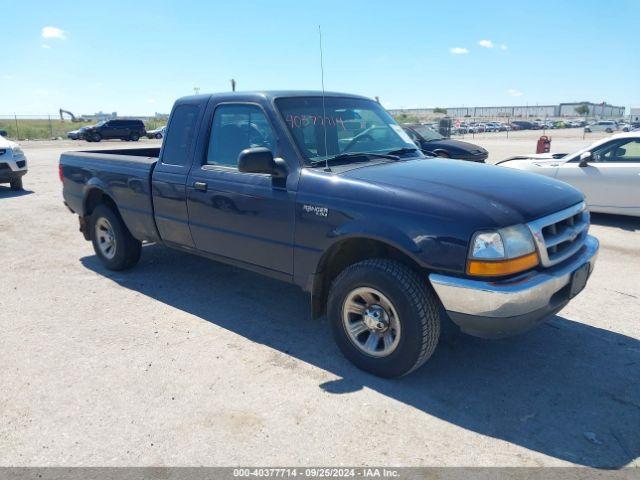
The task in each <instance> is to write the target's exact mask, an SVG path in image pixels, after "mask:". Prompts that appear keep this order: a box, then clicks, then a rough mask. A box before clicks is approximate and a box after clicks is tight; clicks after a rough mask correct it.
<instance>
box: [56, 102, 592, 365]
mask: <svg viewBox="0 0 640 480" xmlns="http://www.w3.org/2000/svg"><path fill="white" fill-rule="evenodd" d="M60 178H61V180H62V182H63V195H64V201H65V204H66V205H67V206H68V207H69V209H70V210H71V211H72V212H74V213H77V214H78V215H79V219H80V230H81V232H82V233H83V234H84V236H85V238H86V239H87V240H91V241H92V242H93V246H94V248H95V252H96V255H97V256H98V258H99V259H100V260H101V261H102V262H103V263H104V265H105V266H106V267H107V268H109V269H113V270H120V269H126V268H129V267H132V266H133V265H135V264H136V262H137V261H138V259H139V257H140V254H141V245H142V243H143V242H155V243H160V244H163V245H166V246H168V247H172V248H176V249H179V250H183V251H187V252H192V253H195V254H198V255H202V256H205V257H208V258H212V259H215V260H219V261H223V262H228V263H231V264H233V265H237V266H240V267H243V268H248V269H251V270H253V271H256V272H259V273H262V274H266V275H269V276H272V277H275V278H278V279H281V280H283V281H286V282H292V283H295V284H297V285H299V286H300V287H301V288H302V289H303V290H305V291H307V292H309V293H310V296H311V306H312V314H313V316H319V315H322V314H324V313H326V314H327V318H328V320H329V323H330V325H331V328H332V330H333V334H334V337H335V340H336V342H337V343H338V345H339V347H340V349H341V350H342V352H343V353H344V354H345V356H346V357H348V358H349V359H350V360H351V361H352V362H353V363H355V364H356V365H357V366H358V367H360V368H362V369H364V370H366V371H369V372H372V373H374V374H376V375H380V376H385V377H395V376H400V375H404V374H407V373H409V372H411V371H412V370H414V369H416V368H418V367H419V366H420V365H421V364H423V363H424V362H425V361H426V360H427V359H428V358H429V357H430V356H431V355H432V353H433V352H434V350H435V348H436V344H437V343H438V338H439V336H440V325H441V320H442V321H445V320H446V319H447V317H448V318H450V319H451V320H453V322H454V323H455V324H457V325H458V326H459V327H460V328H461V329H462V331H464V332H466V333H469V334H471V335H476V336H482V337H501V336H507V335H511V334H515V333H519V332H522V331H524V330H527V329H529V328H531V327H533V326H534V325H536V324H538V323H539V322H541V321H543V320H544V319H545V318H546V317H548V316H549V315H551V314H553V313H555V312H557V311H558V310H560V309H561V308H562V307H564V306H565V305H566V304H567V302H569V300H570V299H571V298H572V297H574V296H575V295H577V294H578V293H579V292H580V290H582V288H583V287H584V286H585V284H586V282H587V278H588V277H589V275H590V273H591V271H592V270H593V267H594V263H595V259H596V256H597V252H598V241H597V240H596V239H595V238H594V237H592V236H589V235H588V233H587V232H588V228H589V213H588V211H587V210H586V208H585V203H584V198H583V196H582V194H581V193H580V192H578V191H577V190H575V189H574V188H572V187H571V186H569V185H567V184H565V183H562V182H559V181H556V180H554V179H550V178H546V177H542V176H538V175H533V174H529V173H523V172H520V171H515V170H510V169H506V168H500V167H493V166H489V165H483V164H476V163H471V162H459V161H455V160H447V159H437V158H433V157H426V156H425V155H424V154H423V153H422V152H421V151H419V150H418V149H416V147H415V144H414V143H413V142H412V141H411V139H410V138H409V137H408V136H407V134H406V133H405V132H404V131H403V130H402V128H401V127H400V126H399V125H398V124H396V122H395V121H394V120H393V119H392V118H391V117H390V116H389V114H388V113H387V112H386V111H385V110H384V109H383V108H382V107H381V106H380V105H379V104H378V103H376V102H375V101H372V100H370V99H367V98H364V97H359V96H354V95H346V94H339V93H326V94H324V95H323V94H321V93H318V92H256V93H223V94H213V95H199V96H191V97H185V98H181V99H179V100H178V101H177V102H176V103H175V105H174V107H173V110H172V113H171V116H170V119H169V124H168V127H167V131H166V136H165V139H164V142H163V144H162V147H161V148H146V149H145V148H143V149H123V150H96V151H85V152H70V153H65V154H63V155H62V157H61V159H60Z"/></svg>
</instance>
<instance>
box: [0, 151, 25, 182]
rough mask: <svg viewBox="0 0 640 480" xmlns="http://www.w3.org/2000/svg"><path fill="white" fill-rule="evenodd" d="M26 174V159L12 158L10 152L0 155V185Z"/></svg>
mask: <svg viewBox="0 0 640 480" xmlns="http://www.w3.org/2000/svg"><path fill="white" fill-rule="evenodd" d="M26 173H27V159H26V158H25V157H24V156H22V155H21V156H18V157H14V156H13V155H12V153H11V151H10V150H8V151H7V150H5V152H4V153H2V155H0V183H7V182H12V181H13V180H17V179H18V178H20V177H22V176H23V175H25V174H26Z"/></svg>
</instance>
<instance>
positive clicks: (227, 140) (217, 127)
mask: <svg viewBox="0 0 640 480" xmlns="http://www.w3.org/2000/svg"><path fill="white" fill-rule="evenodd" d="M275 143H276V142H275V135H274V133H273V130H272V129H271V124H270V123H269V120H268V119H267V117H266V116H265V114H264V112H263V111H262V109H261V108H260V107H258V106H257V105H239V104H238V105H234V104H225V105H220V106H219V107H218V108H216V111H215V114H214V115H213V125H212V126H211V135H210V137H209V148H208V151H207V158H206V163H207V164H208V165H220V166H225V167H232V168H236V167H237V166H238V155H239V154H240V152H241V151H242V150H244V149H245V148H253V147H266V148H269V149H270V150H272V151H273V150H274V147H275ZM274 153H275V152H274Z"/></svg>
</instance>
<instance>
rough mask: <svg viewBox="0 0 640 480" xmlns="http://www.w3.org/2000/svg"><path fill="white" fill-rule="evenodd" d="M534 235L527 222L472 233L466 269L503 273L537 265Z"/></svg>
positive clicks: (477, 273) (470, 272) (478, 274)
mask: <svg viewBox="0 0 640 480" xmlns="http://www.w3.org/2000/svg"><path fill="white" fill-rule="evenodd" d="M538 261H539V260H538V253H537V252H536V247H535V244H534V243H533V236H532V235H531V232H530V231H529V229H528V228H527V226H526V225H514V226H512V227H506V228H501V229H499V230H496V231H493V232H478V233H476V234H475V235H474V236H473V239H472V241H471V248H470V250H469V260H468V262H467V273H468V274H469V275H477V276H491V277H493V276H501V275H510V274H513V273H518V272H522V271H524V270H528V269H530V268H533V267H535V266H536V265H538Z"/></svg>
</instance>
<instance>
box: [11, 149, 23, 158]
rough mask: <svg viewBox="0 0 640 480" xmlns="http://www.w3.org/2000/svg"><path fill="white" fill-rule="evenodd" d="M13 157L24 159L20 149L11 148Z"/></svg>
mask: <svg viewBox="0 0 640 480" xmlns="http://www.w3.org/2000/svg"><path fill="white" fill-rule="evenodd" d="M13 156H14V157H24V152H23V151H22V149H21V148H20V147H13Z"/></svg>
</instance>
